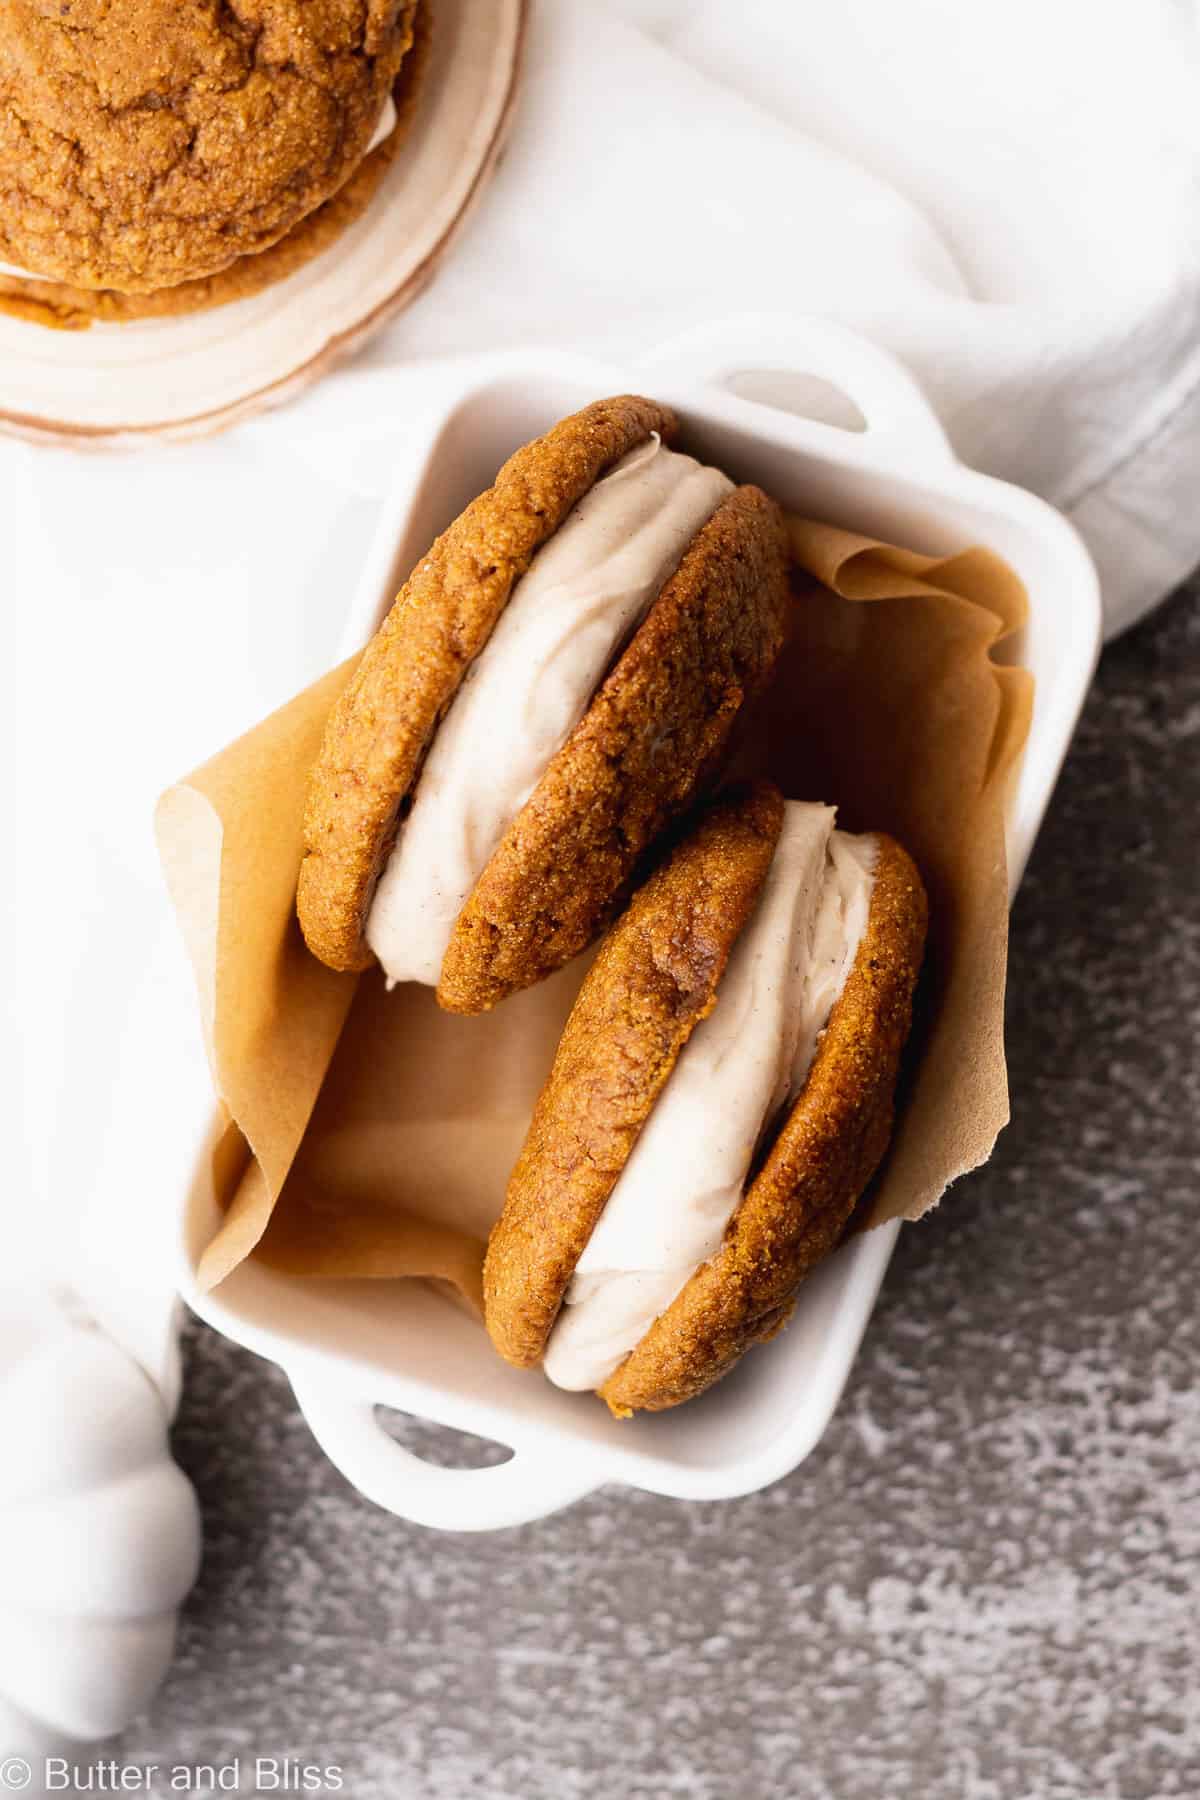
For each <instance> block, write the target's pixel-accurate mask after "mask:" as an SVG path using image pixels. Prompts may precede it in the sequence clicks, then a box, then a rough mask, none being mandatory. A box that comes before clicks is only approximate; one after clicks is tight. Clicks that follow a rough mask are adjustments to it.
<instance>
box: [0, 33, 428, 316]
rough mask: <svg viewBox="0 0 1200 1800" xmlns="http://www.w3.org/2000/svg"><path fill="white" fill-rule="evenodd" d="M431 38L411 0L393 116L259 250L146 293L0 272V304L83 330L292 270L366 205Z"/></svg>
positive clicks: (180, 306) (180, 307)
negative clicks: (310, 207) (363, 151)
mask: <svg viewBox="0 0 1200 1800" xmlns="http://www.w3.org/2000/svg"><path fill="white" fill-rule="evenodd" d="M431 38H432V26H431V9H430V4H429V0H418V5H417V10H416V13H415V16H414V20H413V41H412V47H411V49H410V50H409V51H408V53H407V55H406V56H405V58H404V60H403V62H402V63H401V65H400V73H399V75H398V76H397V78H396V81H395V84H394V86H393V88H392V103H393V105H394V107H395V109H396V123H395V126H394V127H393V129H392V130H391V132H390V133H389V134H388V136H387V137H386V138H385V139H384V141H383V142H382V143H381V144H379V145H377V146H376V148H375V149H374V150H372V151H371V152H370V154H369V155H367V156H366V157H364V158H363V160H362V162H361V163H359V165H358V167H357V168H356V169H355V170H354V171H353V173H352V174H351V175H350V176H349V177H348V179H347V180H346V181H345V182H343V184H342V186H341V187H340V188H339V189H338V190H337V192H336V193H335V194H332V195H331V196H330V198H329V199H328V200H325V201H323V202H322V204H321V205H320V206H318V207H317V208H316V210H315V211H314V212H311V213H309V214H308V215H307V217H306V218H303V219H301V220H300V222H299V224H298V225H295V226H294V227H293V228H292V230H291V231H289V232H287V233H286V235H285V236H283V237H281V238H280V239H279V240H278V242H276V243H274V244H272V245H270V246H269V248H268V249H266V250H260V251H258V252H256V253H252V254H250V255H246V256H239V257H238V259H237V261H236V262H232V263H230V264H229V266H228V267H227V268H224V269H221V270H220V271H219V272H218V273H217V274H215V275H206V276H203V277H201V278H199V279H198V280H194V281H183V282H179V283H178V284H177V285H175V286H174V287H167V288H159V289H157V290H156V291H155V292H153V293H136V294H123V293H119V292H118V291H117V290H116V289H114V288H80V287H72V286H70V285H69V284H66V283H61V282H49V281H36V280H26V279H23V278H20V277H17V276H13V275H5V274H3V273H2V272H0V312H7V313H9V314H11V315H14V316H16V317H18V318H25V319H28V320H30V321H31V322H32V323H34V324H37V325H45V326H49V327H51V328H52V329H55V330H60V331H83V330H86V329H87V328H88V326H89V325H92V324H94V323H96V322H97V321H104V322H107V323H110V324H113V323H116V324H119V323H122V322H125V321H128V320H132V319H150V318H175V317H178V316H179V315H181V314H184V313H192V312H203V311H206V310H207V309H208V308H210V307H213V306H224V305H225V304H226V302H228V301H233V300H244V299H247V298H248V297H249V296H250V295H251V294H257V293H258V292H259V291H260V290H261V289H262V288H265V287H270V286H271V285H272V283H274V282H277V281H283V280H284V279H285V278H286V277H287V276H289V275H293V274H295V272H296V270H297V269H302V268H303V267H304V266H305V265H306V264H307V263H310V262H311V261H312V260H313V258H314V257H317V256H320V255H322V254H323V253H324V252H325V251H326V250H327V249H328V248H329V247H330V245H331V244H332V243H333V242H334V241H335V239H337V238H338V237H340V236H341V234H342V232H344V231H345V230H346V229H347V227H348V226H350V225H352V224H353V223H354V221H355V220H356V219H357V218H359V217H360V216H361V215H362V214H363V213H364V212H365V211H366V209H367V207H368V206H369V204H370V202H371V200H372V199H373V197H374V195H375V192H376V189H377V188H378V187H379V184H380V182H381V181H382V180H383V177H384V176H385V175H386V173H387V171H388V169H389V168H390V167H391V165H392V163H393V162H394V160H395V158H396V156H397V154H398V152H399V151H400V149H401V148H402V146H403V144H404V142H405V139H406V138H407V136H408V133H409V130H410V128H411V126H412V122H413V119H414V117H415V116H416V112H417V98H418V95H419V92H420V85H421V81H422V79H423V77H424V74H425V70H426V68H427V67H428V62H429V47H430V43H431Z"/></svg>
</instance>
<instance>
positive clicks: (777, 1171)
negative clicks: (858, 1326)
mask: <svg viewBox="0 0 1200 1800" xmlns="http://www.w3.org/2000/svg"><path fill="white" fill-rule="evenodd" d="M756 824H757V827H758V829H759V831H760V833H761V836H760V839H759V842H760V845H765V847H766V855H765V857H760V862H759V863H758V864H755V863H754V862H753V861H752V859H751V857H750V855H749V851H748V848H747V845H748V841H749V835H750V834H751V832H752V831H753V829H754V827H755V825H756ZM735 844H737V845H738V849H737V852H736V853H735V852H734V849H733V846H734V845H735ZM752 867H753V868H754V869H755V870H756V871H757V873H756V878H755V881H754V882H753V883H752V884H751V886H752V891H750V893H749V899H747V891H748V890H747V887H746V886H745V883H746V880H747V871H748V870H749V869H750V868H752ZM731 885H732V887H733V889H734V891H736V892H737V893H738V894H739V895H740V897H741V898H740V902H739V904H737V905H731V906H729V907H728V911H727V914H726V916H727V918H728V920H729V924H730V930H729V931H727V932H726V933H725V934H722V935H720V936H719V937H717V938H715V937H714V933H713V930H712V922H711V916H710V914H709V912H708V911H706V909H705V908H704V907H703V906H697V905H695V904H694V903H692V902H691V901H690V900H689V897H694V896H696V895H698V894H716V893H718V892H720V891H722V890H723V888H728V887H729V886H731ZM926 914H927V906H926V899H925V893H924V889H923V887H922V884H921V880H920V877H919V875H918V874H917V871H916V869H915V868H914V866H913V864H912V862H911V860H910V858H909V857H908V856H907V854H906V853H905V851H904V850H903V849H902V848H901V847H900V845H899V844H897V843H895V841H894V840H893V839H891V838H888V837H886V836H883V835H882V834H873V835H868V836H863V837H852V836H849V835H848V834H847V833H845V832H840V831H835V830H834V810H833V808H831V807H826V806H818V805H809V804H802V803H798V802H794V801H788V802H783V801H782V800H781V799H780V798H779V796H778V795H777V794H776V793H774V791H773V790H771V789H770V788H766V789H764V788H763V787H757V788H754V789H751V790H750V791H749V793H748V794H740V795H735V796H734V797H733V798H732V799H729V798H726V799H723V800H721V801H719V802H718V803H717V804H716V805H715V806H714V807H713V808H712V809H711V810H709V811H708V812H707V813H706V814H705V815H704V816H703V817H702V820H701V822H700V824H699V825H698V826H697V827H696V828H695V830H694V832H693V833H692V834H691V835H689V836H688V837H687V838H685V839H684V840H683V842H682V843H681V844H680V845H679V846H678V847H677V848H676V849H675V851H674V852H673V854H672V856H671V858H670V859H669V860H668V861H667V862H666V863H665V864H664V866H663V867H662V868H661V869H660V870H659V871H658V872H657V873H656V874H655V875H654V876H652V877H651V879H650V881H649V882H648V883H647V884H646V885H645V886H644V887H643V888H642V889H641V890H640V891H639V893H638V894H637V895H636V896H635V897H634V900H633V901H632V903H631V904H630V906H629V908H628V909H627V911H626V912H625V913H624V914H623V915H622V917H621V918H620V919H619V920H618V922H617V924H616V925H615V926H614V927H613V929H612V931H611V932H610V934H609V936H608V938H607V939H606V940H605V943H604V945H603V946H602V949H601V951H600V954H599V956H598V957H597V959H596V962H595V964H594V965H593V967H592V969H591V970H590V971H589V974H588V977H587V980H586V981H585V982H584V985H583V987H582V989H581V990H580V994H579V998H578V1000H577V1001H576V1004H575V1008H574V1010H573V1012H572V1014H571V1017H570V1019H569V1020H568V1022H567V1026H566V1029H565V1031H564V1033H563V1038H562V1042H561V1045H560V1048H559V1051H558V1055H557V1057H556V1059H555V1063H554V1067H553V1070H552V1071H551V1074H550V1077H549V1080H548V1081H547V1084H546V1087H545V1089H544V1090H543V1093H542V1096H541V1098H540V1100H539V1102H538V1106H537V1109H536V1111H535V1113H534V1118H533V1122H532V1124H531V1127H530V1130H529V1134H528V1137H527V1139H526V1142H525V1146H524V1148H523V1150H522V1153H521V1156H520V1158H519V1160H518V1162H517V1165H516V1168H515V1169H514V1171H513V1175H512V1179H511V1181H510V1184H509V1189H508V1193H507V1196H506V1200H505V1205H504V1211H503V1213H502V1215H501V1217H500V1219H499V1221H498V1223H497V1225H496V1227H495V1229H494V1231H493V1233H492V1238H491V1242H490V1244H489V1247H488V1254H487V1261H486V1264H485V1269H484V1294H485V1301H486V1307H487V1326H488V1330H489V1332H490V1334H491V1337H492V1340H493V1342H494V1344H495V1345H496V1347H497V1349H498V1350H499V1351H500V1353H501V1355H503V1356H504V1357H506V1359H507V1360H509V1361H510V1362H514V1363H516V1364H518V1365H520V1366H526V1367H527V1366H532V1365H533V1364H536V1363H537V1362H539V1361H541V1362H542V1363H543V1364H544V1367H545V1370H546V1373H547V1374H548V1375H549V1377H550V1378H551V1380H553V1381H555V1382H557V1383H558V1384H559V1385H560V1386H563V1387H568V1388H583V1389H587V1388H591V1389H594V1390H596V1391H597V1392H598V1393H599V1394H600V1395H601V1397H602V1398H603V1399H604V1400H606V1401H607V1403H608V1405H609V1406H610V1408H611V1409H612V1410H613V1412H615V1413H617V1414H621V1415H624V1414H627V1413H630V1412H632V1411H634V1410H637V1409H647V1410H651V1411H656V1410H660V1409H662V1408H665V1407H669V1406H674V1405H677V1404H678V1403H679V1402H680V1401H683V1400H687V1399H690V1398H692V1397H693V1396H694V1395H696V1394H699V1393H702V1392H703V1391H704V1390H705V1389H706V1388H707V1387H709V1386H711V1384H712V1383H713V1382H714V1381H716V1380H718V1379H719V1377H720V1376H721V1375H723V1374H725V1373H726V1372H727V1371H728V1370H729V1369H730V1368H731V1367H732V1366H733V1364H734V1363H735V1362H736V1361H737V1359H738V1358H739V1357H740V1356H741V1355H742V1353H743V1352H744V1351H745V1350H746V1349H748V1348H749V1347H750V1346H751V1345H752V1344H755V1343H759V1342H761V1341H763V1339H765V1338H767V1337H769V1336H771V1335H773V1333H774V1332H776V1331H777V1330H779V1328H780V1327H781V1326H782V1325H783V1324H784V1323H785V1322H786V1319H787V1317H788V1316H789V1314H790V1311H791V1308H792V1305H793V1302H794V1300H795V1296H796V1291H797V1289H798V1287H799V1285H800V1283H801V1282H802V1280H803V1279H804V1276H805V1275H806V1274H807V1273H808V1271H809V1270H810V1269H811V1268H812V1267H813V1266H814V1264H815V1263H816V1262H818V1261H819V1260H820V1258H821V1257H823V1256H824V1255H826V1254H827V1253H828V1252H829V1251H830V1250H831V1249H833V1248H834V1246H835V1245H836V1243H837V1242H838V1240H839V1238H840V1236H841V1234H842V1232H843V1231H844V1229H845V1226H846V1224H847V1221H848V1220H849V1218H850V1214H851V1212H852V1211H853V1209H854V1206H855V1204H856V1202H857V1201H858V1199H859V1197H860V1195H861V1194H862V1192H863V1190H864V1188H865V1187H866V1185H867V1183H868V1182H869V1180H870V1178H871V1176H872V1175H873V1173H874V1171H875V1169H876V1168H877V1166H878V1164H879V1162H880V1160H881V1158H882V1156H883V1153H884V1151H885V1149H886V1147H887V1143H888V1139H889V1137H890V1134H891V1125H892V1107H893V1096H894V1092H895V1085H896V1078H897V1072H898V1068H899V1063H900V1056H901V1052H902V1050H903V1047H904V1044H905V1041H906V1038H907V1035H908V1030H909V1025H910V1021H911V1010H912V994H913V988H914V986H915V983H916V978H917V974H918V971H919V968H920V963H921V958H922V954H923V947H924V939H925V927H926ZM664 946H667V947H669V961H667V962H664V961H663V947H664ZM701 967H702V968H704V969H705V970H706V972H707V980H708V986H707V988H706V990H705V991H704V993H703V995H702V996H701V998H700V999H698V1000H697V999H695V998H693V997H691V989H690V988H689V984H688V981H687V980H686V979H683V980H680V979H679V977H678V973H677V972H678V971H680V970H684V971H687V970H695V969H697V968H701ZM664 980H665V981H666V982H667V984H668V988H669V987H670V984H671V983H676V984H677V992H678V993H679V995H680V1001H679V1005H680V1009H681V1010H680V1013H679V1019H678V1022H677V1024H676V1026H675V1028H674V1029H673V1030H672V1031H670V1032H665V1033H664V1031H663V1030H662V1027H661V1025H660V1023H659V1018H658V1015H659V1012H660V1010H661V1006H662V1002H661V992H662V983H663V981H664ZM631 1034H632V1035H631Z"/></svg>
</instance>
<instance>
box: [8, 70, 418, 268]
mask: <svg viewBox="0 0 1200 1800" xmlns="http://www.w3.org/2000/svg"><path fill="white" fill-rule="evenodd" d="M395 129H396V103H395V101H394V100H393V99H392V96H391V95H390V94H389V95H388V97H387V99H386V100H385V101H384V103H383V110H382V111H381V112H380V115H379V122H378V124H377V125H376V127H375V130H374V131H373V132H372V134H371V141H370V143H369V144H368V145H367V147H366V149H365V150H364V151H363V155H364V156H370V154H371V152H372V150H378V148H379V146H380V144H382V143H383V141H384V139H385V138H390V137H391V135H392V133H393V131H395ZM0 275H16V276H18V277H19V278H20V280H22V281H44V282H47V283H48V284H49V286H51V287H70V286H71V283H70V282H67V281H61V280H60V279H59V277H58V276H57V275H38V274H36V273H35V272H34V270H32V269H22V268H20V267H19V266H18V265H17V264H16V263H6V262H0Z"/></svg>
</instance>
